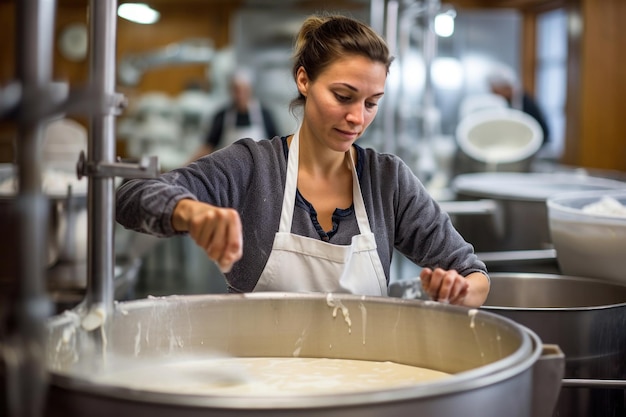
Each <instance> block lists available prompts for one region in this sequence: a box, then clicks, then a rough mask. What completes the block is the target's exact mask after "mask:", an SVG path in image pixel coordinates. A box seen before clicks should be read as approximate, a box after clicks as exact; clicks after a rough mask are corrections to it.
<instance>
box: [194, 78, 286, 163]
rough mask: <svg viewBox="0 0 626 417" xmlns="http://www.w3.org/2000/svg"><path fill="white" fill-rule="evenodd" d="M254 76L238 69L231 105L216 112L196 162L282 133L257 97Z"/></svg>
mask: <svg viewBox="0 0 626 417" xmlns="http://www.w3.org/2000/svg"><path fill="white" fill-rule="evenodd" d="M253 85H254V75H253V73H252V72H251V71H250V70H248V69H238V70H237V71H235V72H234V73H233V75H232V77H231V79H230V93H231V97H232V99H231V103H229V104H228V105H227V106H226V107H224V108H223V109H221V110H220V111H218V112H217V113H216V115H215V116H214V118H213V121H212V123H211V128H210V130H209V133H208V135H207V137H206V140H205V142H204V144H203V146H202V147H201V148H200V149H199V150H198V151H197V152H196V154H195V155H194V157H193V158H192V160H195V159H198V158H200V157H201V156H203V155H206V154H208V153H211V152H213V151H215V150H217V149H220V148H224V147H226V146H228V145H230V144H231V143H234V142H236V141H237V140H239V139H242V138H252V139H255V140H261V139H270V138H272V137H274V136H276V135H277V134H278V132H277V129H276V124H275V122H274V119H273V117H272V115H271V113H270V112H269V110H268V109H267V108H265V107H264V106H262V105H261V103H260V102H259V100H258V99H256V98H255V97H254V92H253Z"/></svg>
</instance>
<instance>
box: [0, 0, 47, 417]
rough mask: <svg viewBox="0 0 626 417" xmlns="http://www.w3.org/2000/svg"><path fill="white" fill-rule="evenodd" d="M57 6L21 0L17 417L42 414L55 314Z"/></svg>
mask: <svg viewBox="0 0 626 417" xmlns="http://www.w3.org/2000/svg"><path fill="white" fill-rule="evenodd" d="M55 11H56V2H55V0H21V1H19V2H17V9H16V12H17V16H16V17H17V19H16V28H17V33H16V74H17V77H18V79H19V82H20V84H21V86H22V93H23V96H22V101H21V103H20V108H19V112H18V114H19V116H18V120H17V139H16V142H15V151H16V166H17V177H18V182H19V190H18V193H17V195H16V198H15V201H14V205H13V212H12V217H13V218H14V219H15V223H16V226H17V227H16V228H15V231H16V234H17V236H15V238H16V240H17V245H15V248H16V249H15V250H16V259H17V265H16V271H15V276H16V279H17V283H16V288H17V292H16V294H17V297H16V300H14V304H13V305H14V306H15V308H14V309H13V310H14V311H13V312H12V317H10V319H11V320H13V323H14V325H9V326H8V327H9V335H8V338H7V340H6V342H5V343H4V345H5V346H4V355H3V356H4V358H3V359H4V362H5V366H6V369H7V377H8V393H7V394H8V407H9V414H10V415H11V416H14V417H18V416H19V417H22V416H28V417H30V416H39V415H41V414H42V412H43V410H44V402H45V395H46V388H47V381H46V369H45V355H44V353H45V343H44V333H43V331H44V320H45V318H46V317H47V316H48V315H49V314H50V303H49V301H48V299H47V296H46V293H45V287H44V282H45V268H46V261H45V259H46V249H47V247H46V242H47V239H46V237H47V230H48V221H49V219H48V200H47V198H46V196H45V195H44V194H43V193H42V180H41V176H42V169H41V167H42V156H41V142H42V140H43V132H44V128H45V122H46V121H45V120H44V119H43V118H42V116H41V113H40V111H41V109H43V108H46V107H47V106H49V104H50V100H51V97H50V95H49V93H48V92H49V88H48V87H49V85H50V83H51V80H52V47H53V45H52V41H53V39H54V19H55ZM9 238H10V237H9Z"/></svg>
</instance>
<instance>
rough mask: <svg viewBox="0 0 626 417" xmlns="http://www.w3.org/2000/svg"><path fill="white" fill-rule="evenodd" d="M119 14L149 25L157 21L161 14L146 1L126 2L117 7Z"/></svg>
mask: <svg viewBox="0 0 626 417" xmlns="http://www.w3.org/2000/svg"><path fill="white" fill-rule="evenodd" d="M117 15H118V16H119V17H123V18H124V19H127V20H130V21H131V22H135V23H141V24H144V25H149V24H152V23H155V22H157V21H158V20H159V18H160V17H161V14H160V13H159V12H157V11H156V10H154V9H153V8H151V7H150V6H148V5H147V4H144V3H124V4H121V5H120V6H119V7H118V8H117Z"/></svg>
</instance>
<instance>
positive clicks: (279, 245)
mask: <svg viewBox="0 0 626 417" xmlns="http://www.w3.org/2000/svg"><path fill="white" fill-rule="evenodd" d="M298 142H299V131H298V132H296V134H295V135H294V137H293V140H292V141H291V147H290V150H289V157H288V161H287V179H286V181H285V195H284V197H283V207H282V212H281V215H280V226H279V230H278V233H276V236H275V237H274V244H273V246H272V252H271V253H270V256H269V259H268V261H267V264H266V265H265V269H264V270H263V273H262V274H261V277H260V278H259V282H258V283H257V285H256V287H255V288H254V291H286V292H333V293H352V294H359V295H378V296H380V295H387V282H386V279H385V273H384V270H383V266H382V263H381V262H380V258H379V257H378V252H377V251H376V240H375V239H374V234H373V233H372V231H371V230H370V226H369V222H368V220H367V213H366V211H365V204H364V203H363V196H362V195H361V187H360V185H359V181H358V178H357V174H356V169H355V167H354V162H353V161H352V158H350V160H351V162H352V164H351V165H352V198H353V201H354V211H355V215H356V219H357V222H358V225H359V230H360V233H361V234H359V235H356V236H353V237H352V243H351V244H350V245H345V246H344V245H334V244H331V243H327V242H323V241H322V240H319V239H313V238H310V237H305V236H299V235H296V234H292V233H291V224H292V221H293V211H294V207H295V202H296V189H297V183H298V158H299V151H298V149H299V145H298Z"/></svg>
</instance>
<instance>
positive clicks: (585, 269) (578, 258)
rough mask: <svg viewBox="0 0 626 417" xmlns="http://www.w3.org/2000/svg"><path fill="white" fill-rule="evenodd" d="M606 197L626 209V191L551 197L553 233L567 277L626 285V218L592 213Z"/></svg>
mask: <svg viewBox="0 0 626 417" xmlns="http://www.w3.org/2000/svg"><path fill="white" fill-rule="evenodd" d="M606 197H608V198H609V199H610V201H613V203H615V202H616V201H617V202H619V203H620V204H621V205H622V206H626V188H624V189H623V190H613V191H608V190H604V191H584V192H576V193H563V194H558V195H555V196H554V197H551V198H548V200H547V201H546V203H547V206H548V219H549V227H550V234H551V237H552V242H553V244H554V248H555V250H556V256H557V262H558V264H559V267H560V269H561V272H562V273H563V274H566V275H574V276H584V277H590V278H600V279H606V280H610V281H614V282H621V283H626V215H624V214H619V213H615V212H613V213H609V210H595V211H593V212H592V211H591V210H589V207H590V205H592V204H595V205H597V204H598V203H600V207H602V206H603V205H604V203H603V199H604V198H606ZM605 207H606V205H605ZM607 208H608V207H607Z"/></svg>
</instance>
